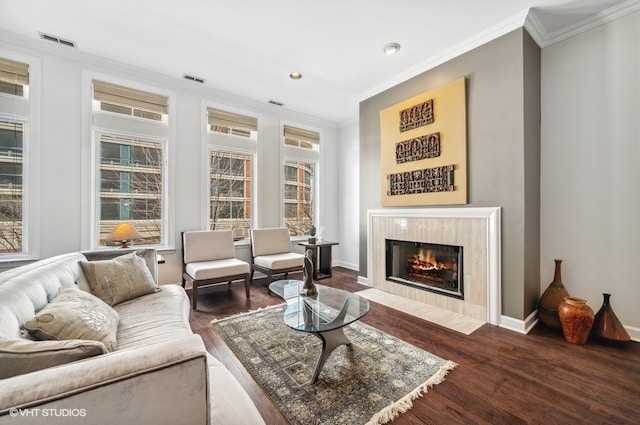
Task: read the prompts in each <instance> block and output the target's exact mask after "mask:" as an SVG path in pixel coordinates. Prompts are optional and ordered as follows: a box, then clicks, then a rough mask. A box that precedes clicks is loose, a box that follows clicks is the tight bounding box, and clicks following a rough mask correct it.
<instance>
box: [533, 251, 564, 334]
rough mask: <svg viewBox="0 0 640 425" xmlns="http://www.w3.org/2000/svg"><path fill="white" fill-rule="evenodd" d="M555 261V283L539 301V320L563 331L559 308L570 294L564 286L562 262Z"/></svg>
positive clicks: (552, 283) (551, 284) (550, 285)
mask: <svg viewBox="0 0 640 425" xmlns="http://www.w3.org/2000/svg"><path fill="white" fill-rule="evenodd" d="M553 261H555V262H556V268H555V272H554V274H553V282H551V283H550V284H549V286H548V287H547V289H546V290H545V291H544V292H543V293H542V296H541V297H540V300H539V301H538V318H539V319H540V321H541V322H542V323H544V324H545V325H547V326H549V327H551V328H555V329H562V325H561V324H560V318H559V317H558V306H559V305H560V303H561V302H563V301H564V299H565V298H566V297H568V296H569V292H568V291H567V290H566V288H565V287H564V285H563V284H562V274H561V265H562V260H553Z"/></svg>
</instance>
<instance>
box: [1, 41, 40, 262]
mask: <svg viewBox="0 0 640 425" xmlns="http://www.w3.org/2000/svg"><path fill="white" fill-rule="evenodd" d="M0 57H3V58H5V59H9V60H12V61H16V62H21V63H24V64H27V65H28V66H29V85H28V89H27V94H26V96H25V97H22V98H18V97H16V96H12V95H9V94H5V93H0V116H1V117H2V118H3V119H6V120H9V121H16V122H20V123H23V133H22V137H23V139H22V152H23V154H22V251H21V252H14V253H7V254H0V262H5V261H6V262H8V261H16V260H35V259H38V258H39V257H40V234H41V232H40V217H39V212H40V205H41V202H40V185H39V184H37V182H38V181H40V168H41V167H40V107H41V100H40V99H41V97H40V95H41V84H40V81H41V63H40V59H37V58H34V57H31V56H26V55H22V54H19V53H15V52H13V51H10V50H4V49H0Z"/></svg>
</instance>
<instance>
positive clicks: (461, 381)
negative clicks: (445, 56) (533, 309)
mask: <svg viewBox="0 0 640 425" xmlns="http://www.w3.org/2000/svg"><path fill="white" fill-rule="evenodd" d="M292 277H296V276H295V275H294V276H292ZM356 277H357V276H356V273H355V272H353V271H350V270H347V269H343V268H334V271H333V277H332V278H330V279H325V280H322V281H321V282H320V283H321V284H325V285H329V286H334V287H338V288H342V289H345V290H347V291H353V292H355V291H359V290H362V289H366V287H363V286H362V285H359V284H358V283H356ZM297 278H300V277H299V276H298V277H297ZM280 302H281V300H280V298H278V297H277V296H269V295H267V290H266V287H265V286H264V283H263V282H261V281H260V280H255V281H254V282H253V284H252V287H251V299H249V300H247V299H246V298H245V295H244V287H243V285H241V284H234V285H232V286H231V289H228V288H226V287H218V288H211V289H205V290H202V291H200V296H199V297H198V311H196V312H192V314H191V326H192V328H193V330H194V332H196V333H198V334H200V335H201V336H202V337H203V339H204V341H205V344H206V346H207V349H208V350H209V352H211V353H212V354H213V355H215V356H216V357H217V358H219V359H220V360H221V361H222V362H223V363H224V364H225V365H226V366H227V367H228V368H229V369H230V370H231V372H232V373H233V374H234V375H235V376H236V377H237V378H238V379H239V381H240V383H241V384H242V385H243V386H244V388H245V389H246V390H247V391H248V393H249V394H250V396H251V397H252V398H253V400H254V402H255V403H256V406H257V407H258V410H259V411H260V413H261V414H262V416H263V417H264V419H265V421H266V423H268V424H269V425H275V424H286V423H287V422H286V420H285V419H284V418H283V417H282V415H281V414H280V413H279V411H278V410H277V408H276V407H275V406H274V405H273V403H271V401H270V400H269V398H268V397H267V396H266V395H265V393H264V392H263V391H262V389H261V388H260V387H259V386H258V384H256V382H255V381H254V380H253V379H252V378H251V376H250V375H249V373H248V372H247V371H246V370H245V369H244V367H243V366H242V365H241V363H240V362H239V361H238V360H237V358H236V357H235V356H234V354H233V353H232V352H231V351H230V350H229V349H228V348H227V346H226V344H225V343H224V341H222V340H221V339H220V338H219V337H218V336H217V335H216V334H215V333H214V332H213V331H212V329H211V327H210V326H209V323H210V322H211V320H212V319H214V318H223V317H227V316H229V315H232V314H235V313H239V312H243V311H248V310H254V309H257V308H260V307H265V306H267V305H273V304H278V303H280ZM363 321H364V322H366V323H368V324H369V325H372V326H374V327H376V328H378V329H381V330H383V331H385V332H387V333H389V334H392V335H395V336H396V337H399V338H401V339H403V340H405V341H408V342H410V343H412V344H414V345H416V346H418V347H420V348H422V349H424V350H426V351H429V352H431V353H433V354H435V355H437V356H440V357H442V358H445V359H449V360H453V361H454V362H456V363H458V365H459V366H458V367H457V368H456V369H455V370H454V371H452V372H450V373H449V375H448V376H447V379H446V381H445V382H443V383H442V384H440V385H437V386H435V387H433V388H432V389H431V390H430V391H429V392H428V394H426V395H425V396H424V397H422V398H420V399H418V400H416V401H415V402H414V407H413V408H412V409H411V410H409V411H408V412H406V413H404V414H402V415H401V416H400V417H398V418H397V419H396V420H395V421H394V422H393V423H394V424H447V425H448V424H640V343H635V342H632V343H630V344H628V345H626V346H623V347H615V346H607V345H602V344H598V343H595V342H592V341H589V342H588V343H587V344H586V345H584V346H578V345H573V344H570V343H568V342H566V341H564V339H563V338H562V334H561V333H559V331H555V330H550V329H548V328H546V327H545V326H544V325H538V326H537V327H536V328H535V329H534V330H533V331H532V332H530V333H529V334H528V335H521V334H519V333H516V332H512V331H509V330H505V329H502V328H499V327H496V326H492V325H484V326H483V327H482V328H480V329H479V330H477V331H475V332H474V333H473V334H471V335H469V336H465V335H462V334H459V333H457V332H454V331H451V330H448V329H445V328H442V327H440V326H438V325H435V324H432V323H429V322H426V321H423V320H419V319H416V318H414V317H412V316H409V315H407V314H404V313H400V312H398V311H396V310H393V309H391V308H388V307H385V306H382V305H380V304H375V303H372V308H371V312H370V313H369V314H368V315H367V316H366V317H365V318H364V319H363ZM328 361H329V362H330V361H331V358H329V360H328ZM214 385H215V384H214Z"/></svg>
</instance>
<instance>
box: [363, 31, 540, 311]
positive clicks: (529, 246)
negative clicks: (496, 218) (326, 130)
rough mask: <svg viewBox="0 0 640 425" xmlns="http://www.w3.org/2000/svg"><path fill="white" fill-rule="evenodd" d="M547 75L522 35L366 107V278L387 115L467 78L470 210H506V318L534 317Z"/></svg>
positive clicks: (405, 85)
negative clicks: (542, 85)
mask: <svg viewBox="0 0 640 425" xmlns="http://www.w3.org/2000/svg"><path fill="white" fill-rule="evenodd" d="M525 67H526V68H527V71H526V72H525ZM539 68H540V51H539V48H538V47H537V46H536V45H535V43H534V42H533V41H532V40H531V38H530V37H529V35H528V34H527V33H526V31H525V30H524V29H522V28H521V29H518V30H515V31H513V32H511V33H509V34H506V35H504V36H502V37H500V38H498V39H496V40H494V41H492V42H490V43H487V44H485V45H483V46H481V47H479V48H476V49H474V50H472V51H470V52H468V53H466V54H464V55H461V56H459V57H457V58H455V59H452V60H450V61H449V62H446V63H444V64H442V65H440V66H438V67H436V68H434V69H432V70H429V71H427V72H425V73H423V74H421V75H419V76H416V77H414V78H412V79H410V80H408V81H406V82H404V83H401V84H399V85H397V86H396V87H393V88H391V89H389V90H386V91H384V92H382V93H380V94H378V95H376V96H373V97H371V98H369V99H367V100H365V101H363V102H361V104H360V223H359V225H360V275H361V276H366V270H367V223H366V218H367V210H368V209H371V208H380V178H379V173H380V124H379V112H380V110H382V109H384V108H386V107H389V106H391V105H394V104H395V103H397V102H400V101H402V100H405V99H407V98H409V97H412V96H415V95H417V94H419V93H422V92H424V91H427V90H430V89H433V88H436V87H438V86H441V85H443V84H446V83H449V82H450V81H453V80H455V79H457V78H460V77H466V78H467V132H468V135H467V143H468V147H467V156H468V159H467V163H468V169H469V176H468V179H469V181H468V204H467V205H468V206H473V207H482V206H490V207H494V206H499V207H502V253H503V255H502V310H503V311H502V312H503V314H504V315H507V316H510V317H513V318H515V319H524V318H525V317H526V316H527V315H528V314H530V313H531V312H532V311H533V308H534V306H535V303H536V301H537V296H538V287H539V269H540V267H539V211H540V208H539V195H538V194H539V178H538V176H539V172H540V162H539V161H540V160H539V140H540V139H539V128H540V118H539V110H540V96H539V89H538V87H539ZM525 101H526V104H525ZM461 207H462V208H464V206H461Z"/></svg>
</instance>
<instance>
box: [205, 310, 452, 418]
mask: <svg viewBox="0 0 640 425" xmlns="http://www.w3.org/2000/svg"><path fill="white" fill-rule="evenodd" d="M283 309H284V304H281V305H277V306H272V307H268V308H265V309H262V310H258V311H253V312H249V313H244V314H240V315H236V316H232V317H230V318H226V319H221V320H215V321H213V322H212V326H213V328H214V330H215V331H216V332H217V333H218V334H219V335H220V336H221V337H222V338H223V339H224V341H225V342H226V343H227V345H229V347H230V348H231V349H232V350H233V351H234V353H235V354H236V356H237V357H238V358H239V359H240V361H241V362H242V364H243V365H244V366H245V367H246V369H247V370H248V371H249V372H250V373H251V375H252V376H253V378H254V379H255V380H256V381H257V382H258V383H259V384H260V385H261V386H262V388H263V389H264V390H265V391H266V393H267V394H268V395H269V397H270V398H271V400H272V401H273V402H274V404H275V405H276V406H277V407H278V408H279V409H280V411H281V412H282V414H283V415H284V416H285V417H286V418H287V420H288V421H289V423H291V424H305V425H308V424H327V425H329V424H331V425H333V424H349V425H355V424H383V423H387V422H389V421H391V420H392V419H394V418H396V417H397V416H398V415H399V414H401V413H403V412H406V411H407V410H409V409H410V408H411V407H412V406H413V400H415V399H416V398H418V397H422V395H423V393H426V392H427V391H428V389H429V388H430V387H432V386H433V385H436V384H439V383H441V382H442V381H444V379H445V376H446V375H447V373H448V372H449V371H451V370H453V369H454V368H455V367H456V366H457V365H456V364H455V363H454V362H452V361H448V360H444V359H441V358H439V357H437V356H434V355H433V354H430V353H428V352H426V351H424V350H421V349H419V348H417V347H415V346H413V345H411V344H408V343H406V342H404V341H402V340H400V339H398V338H395V337H393V336H391V335H389V334H386V333H384V332H382V331H380V330H378V329H376V328H373V327H371V326H369V325H367V324H365V323H362V322H355V323H352V324H351V325H349V326H347V327H346V328H345V329H344V333H345V335H347V337H348V338H349V340H350V341H351V342H352V344H351V345H350V346H346V345H342V346H340V347H338V348H337V349H336V350H335V351H334V352H333V353H332V354H331V356H330V357H329V359H328V360H327V362H326V363H325V366H324V368H323V369H322V372H321V373H320V378H319V379H318V381H317V382H316V383H315V384H313V385H312V384H310V383H309V381H310V380H311V375H312V373H313V368H314V366H315V363H316V360H317V358H318V356H319V354H320V351H321V348H322V342H321V341H320V339H318V338H317V337H315V336H314V335H312V334H308V333H304V332H298V331H295V330H293V329H291V328H289V327H288V326H287V325H285V324H284V321H283V318H282V314H283Z"/></svg>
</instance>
